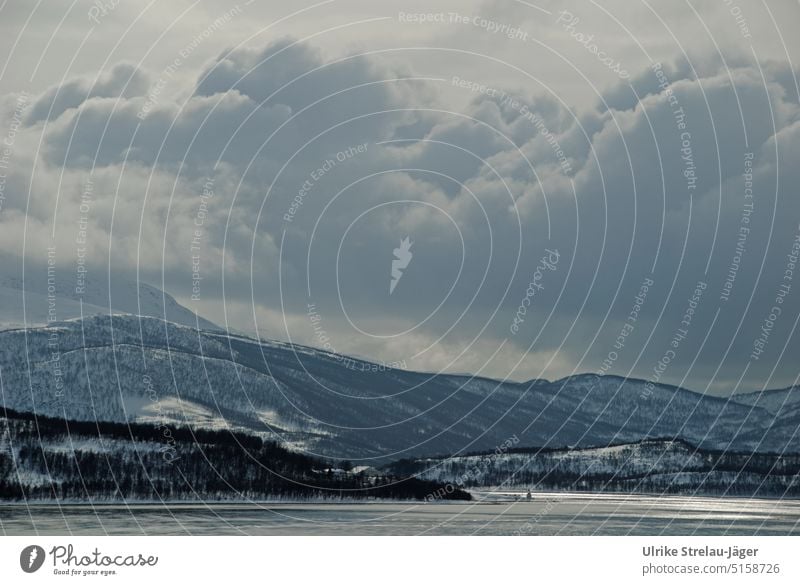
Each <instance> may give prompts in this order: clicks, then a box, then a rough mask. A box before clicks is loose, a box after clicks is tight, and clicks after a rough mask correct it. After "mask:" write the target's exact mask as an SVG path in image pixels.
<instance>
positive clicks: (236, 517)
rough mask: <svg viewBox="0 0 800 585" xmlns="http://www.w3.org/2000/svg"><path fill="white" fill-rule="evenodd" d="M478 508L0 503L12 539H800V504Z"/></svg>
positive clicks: (552, 497)
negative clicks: (448, 536) (29, 536)
mask: <svg viewBox="0 0 800 585" xmlns="http://www.w3.org/2000/svg"><path fill="white" fill-rule="evenodd" d="M477 495H478V500H477V501H476V502H470V503H427V504H422V503H397V502H390V503H385V502H381V503H341V504H339V503H337V504H331V503H310V504H306V503H302V504H296V503H294V504H290V503H283V504H275V503H262V504H255V503H252V504H169V505H163V504H136V505H128V506H126V505H124V504H113V505H108V504H106V505H95V506H91V505H61V506H58V505H32V506H25V505H24V504H23V505H13V506H10V505H0V530H2V533H3V534H6V535H23V534H42V535H64V534H75V535H79V534H91V535H103V534H132V535H136V534H161V535H169V534H262V535H269V534H285V535H289V534H326V535H349V534H362V535H369V534H375V535H380V534H402V535H415V534H479V535H506V534H530V535H558V534H564V535H592V534H597V535H599V534H638V535H659V534H668V535H690V534H697V535H717V534H730V535H767V534H800V502H798V501H792V500H783V501H778V500H746V499H734V498H689V497H672V496H661V497H654V496H638V495H636V496H634V495H596V494H595V495H592V494H544V493H542V494H534V498H533V500H531V501H526V500H525V499H524V498H521V497H520V494H516V493H511V492H503V493H496V492H495V493H492V494H477Z"/></svg>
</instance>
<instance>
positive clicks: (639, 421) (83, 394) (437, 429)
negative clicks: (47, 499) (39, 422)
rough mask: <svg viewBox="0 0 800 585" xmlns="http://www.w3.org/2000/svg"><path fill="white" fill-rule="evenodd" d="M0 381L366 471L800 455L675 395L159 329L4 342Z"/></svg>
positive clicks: (785, 436)
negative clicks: (437, 464)
mask: <svg viewBox="0 0 800 585" xmlns="http://www.w3.org/2000/svg"><path fill="white" fill-rule="evenodd" d="M56 358H57V361H55V362H54V359H56ZM0 368H2V370H0V372H1V373H2V388H0V389H1V390H2V395H0V398H2V401H3V403H5V404H6V405H7V406H9V407H11V408H13V409H15V410H19V411H23V412H31V411H34V410H35V411H36V412H41V413H44V414H50V415H53V416H63V413H64V412H66V414H67V416H68V417H69V418H75V419H80V420H94V419H99V420H107V421H120V422H121V421H129V420H134V421H136V420H141V421H149V422H153V421H155V420H166V421H168V422H169V424H178V423H181V422H186V423H188V424H192V425H196V426H201V427H211V428H220V427H223V426H225V425H226V424H229V425H234V426H236V427H237V428H249V429H251V430H253V431H257V432H260V433H265V434H268V435H269V436H271V437H272V438H275V439H277V440H280V441H282V442H284V443H287V444H291V445H294V446H298V447H303V448H305V449H307V450H308V451H310V452H311V453H318V454H324V455H330V456H334V457H347V458H350V459H353V460H354V462H355V461H356V460H359V459H361V460H362V461H363V463H365V464H377V463H380V462H381V461H387V460H394V459H399V458H401V457H409V456H420V455H437V454H450V453H455V454H457V453H464V452H470V451H479V450H488V451H491V450H493V449H495V447H496V446H498V445H501V444H503V443H504V442H505V441H507V440H508V439H509V438H510V437H512V436H516V437H517V438H518V439H519V445H520V446H536V447H564V446H582V447H590V446H606V445H609V444H613V443H620V442H633V441H639V440H641V439H644V438H647V437H682V438H685V439H686V440H689V441H690V442H692V443H693V444H697V445H702V446H705V447H709V448H718V449H727V448H736V449H740V450H747V449H753V448H758V449H760V450H762V451H770V450H771V451H783V450H785V449H788V450H790V451H795V452H800V439H798V437H797V433H796V432H793V431H796V429H797V428H798V421H800V418H798V417H797V416H795V415H793V414H792V413H786V414H784V415H781V417H776V416H775V414H773V413H771V412H769V411H768V410H767V409H765V408H761V407H760V406H755V407H753V406H751V405H747V404H740V403H738V402H735V401H732V400H724V399H719V398H713V397H709V396H704V395H701V394H697V393H694V392H690V391H688V390H684V389H680V388H675V387H671V386H656V387H655V388H653V391H652V392H651V393H650V394H647V395H646V397H645V394H644V384H645V383H644V382H643V381H641V380H632V379H624V378H617V377H611V376H606V377H598V376H573V377H570V378H566V379H564V380H559V381H556V382H546V381H541V380H539V381H536V383H534V384H527V383H526V384H518V383H501V382H497V381H494V380H489V379H485V378H470V377H465V376H450V375H436V376H432V375H429V374H422V373H416V372H408V371H404V370H378V371H372V370H370V368H364V367H362V366H361V363H360V362H358V361H357V360H349V359H341V357H340V356H335V355H333V354H329V353H326V352H323V351H318V350H314V349H311V348H307V347H300V346H293V345H289V344H285V343H277V342H269V343H259V342H257V341H255V340H253V339H250V338H247V337H242V336H235V335H226V334H224V333H222V332H215V331H200V332H198V331H197V330H196V329H195V328H194V327H184V326H181V325H178V324H175V323H167V322H164V321H162V320H159V319H154V318H138V317H132V316H117V317H114V318H113V319H111V318H109V317H107V316H106V317H99V316H95V317H89V318H86V319H84V320H82V321H70V322H64V323H60V324H58V326H57V327H48V328H31V329H28V330H12V331H5V332H0ZM376 369H377V368H376Z"/></svg>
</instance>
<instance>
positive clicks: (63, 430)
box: [0, 411, 470, 502]
mask: <svg viewBox="0 0 800 585" xmlns="http://www.w3.org/2000/svg"><path fill="white" fill-rule="evenodd" d="M441 487H442V486H441V484H437V483H435V482H429V481H424V480H419V479H416V478H401V477H398V476H389V475H378V476H376V475H367V474H364V473H355V472H348V471H346V470H344V469H342V468H341V465H340V464H339V463H338V462H332V461H323V460H320V459H316V458H312V457H308V456H306V455H302V454H300V453H295V452H292V451H288V450H286V449H285V448H283V447H281V446H280V445H277V444H275V443H273V442H270V441H262V440H261V439H260V438H258V437H254V436H252V435H246V434H241V433H238V434H235V433H228V432H219V431H203V430H199V431H198V430H195V431H192V430H190V429H187V428H183V427H179V428H175V429H164V428H162V427H158V426H155V425H140V424H133V425H123V424H118V423H99V424H98V423H87V422H84V423H80V422H76V421H65V420H63V419H55V418H48V417H41V416H40V417H34V416H32V415H26V414H23V413H17V412H14V411H0V500H19V501H25V502H30V501H31V500H51V499H57V500H59V501H65V500H67V501H91V502H109V501H118V500H124V501H127V502H131V501H136V500H147V501H162V500H164V501H180V500H187V501H220V500H237V501H238V500H264V499H282V500H299V499H341V498H350V499H365V498H371V499H383V498H388V499H404V500H421V499H424V498H425V497H426V495H427V494H430V493H432V492H433V491H435V490H438V489H440V488H441ZM447 497H448V499H454V500H459V499H460V500H468V499H470V496H469V495H468V494H467V493H465V492H463V491H460V490H458V491H455V492H451V493H449V494H448V496H447Z"/></svg>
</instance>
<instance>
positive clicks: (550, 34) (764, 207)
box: [0, 0, 800, 394]
mask: <svg viewBox="0 0 800 585" xmlns="http://www.w3.org/2000/svg"><path fill="white" fill-rule="evenodd" d="M798 24H800V6H799V5H798V3H797V2H795V1H794V0H791V1H790V0H785V1H781V0H778V1H774V2H769V3H767V2H764V1H761V2H746V3H745V2H740V3H739V4H737V0H733V1H731V2H728V1H726V0H720V1H711V0H703V1H698V0H693V1H691V2H689V1H687V2H669V3H666V2H652V1H645V0H641V1H638V0H637V1H635V2H631V1H630V0H624V1H623V0H614V1H610V0H606V1H602V2H551V1H548V0H538V1H536V2H528V1H525V2H523V1H521V0H518V1H515V0H489V1H483V2H463V1H458V2H456V1H452V2H448V1H441V2H434V3H431V2H410V1H402V2H390V1H386V2H375V3H365V2H354V1H352V2H350V1H341V0H327V1H322V2H308V3H307V2H303V1H297V0H293V1H292V2H288V1H286V2H283V1H269V2H261V1H259V0H251V1H250V2H248V1H247V0H242V1H240V2H239V3H238V4H236V3H233V2H223V1H221V0H220V1H210V0H209V1H199V0H198V1H195V2H190V1H185V0H174V1H172V2H163V1H161V2H159V1H155V0H153V1H151V2H145V1H134V0H106V1H105V2H101V1H99V0H98V1H97V2H94V3H93V2H88V1H84V0H76V1H74V2H72V1H67V0H48V1H47V2H30V1H29V0H5V1H3V2H2V3H0V33H2V34H0V46H2V51H0V55H3V56H5V59H4V60H3V61H2V65H1V66H0V94H2V95H0V140H2V141H3V144H2V150H0V173H2V177H0V188H1V189H2V190H0V249H1V250H2V251H3V254H4V255H5V257H6V260H5V261H4V262H5V264H4V266H5V267H4V268H3V270H4V271H6V272H7V273H9V274H12V273H16V272H18V271H19V270H20V267H21V266H22V265H23V263H24V264H25V266H29V267H31V268H29V269H26V270H29V271H35V270H41V268H39V267H40V266H42V265H43V263H44V262H45V261H46V259H47V248H48V247H53V248H54V249H55V253H54V257H55V260H54V261H55V262H57V263H58V264H59V266H60V267H61V268H65V267H66V269H67V270H70V269H71V268H74V267H76V266H77V265H78V263H79V262H83V261H85V262H86V266H87V269H88V271H89V273H90V274H91V273H95V274H101V273H105V272H107V271H113V272H114V273H115V274H120V275H124V276H126V277H128V278H130V279H131V280H134V281H135V280H136V279H137V278H138V279H140V280H142V281H144V282H147V283H150V284H153V285H156V286H158V287H162V288H164V289H165V290H166V291H167V292H169V293H171V294H172V295H174V296H175V297H176V298H177V299H179V300H180V301H181V302H182V303H184V304H186V305H187V306H189V307H191V308H192V309H194V310H196V311H197V312H199V313H200V314H201V315H203V316H206V317H208V318H210V319H212V320H214V321H215V322H217V323H219V324H221V325H224V326H228V327H230V328H232V329H235V330H237V331H244V332H248V333H250V334H255V335H259V336H260V337H262V338H269V339H289V340H292V341H296V342H299V343H304V344H310V345H317V346H326V347H327V348H329V349H333V350H335V351H337V352H340V353H348V354H355V355H359V356H365V357H370V358H372V359H375V360H381V361H384V362H387V363H397V362H399V363H402V364H403V365H404V366H405V367H408V368H410V369H419V370H426V371H441V370H447V371H455V372H474V373H480V374H483V375H487V376H493V377H498V378H511V379H515V380H525V379H530V378H537V377H544V378H549V379H553V378H558V377H562V376H566V375H569V374H572V373H577V372H602V373H613V374H619V375H632V376H638V377H642V378H649V379H658V380H661V381H665V382H670V383H675V384H681V385H685V386H687V387H690V388H693V389H696V390H699V391H705V392H710V393H715V394H728V393H731V392H734V391H743V390H754V389H761V388H764V387H780V386H786V385H789V384H794V383H796V381H797V376H798V360H797V356H798V355H800V342H799V341H798V334H797V324H798V315H799V314H800V312H799V311H800V268H796V267H795V263H796V261H797V252H798V248H799V247H800V240H799V239H798V238H799V237H800V195H798V185H800V168H798V167H799V166H800V165H798V164H797V163H798V162H799V161H798V155H797V153H798V152H800V105H799V103H798V98H799V96H800V87H799V85H798V78H797V74H798V64H797V60H798V59H800V37H798V35H797V34H796V26H797V25H798ZM82 204H83V205H82ZM406 238H408V243H407V244H405V245H403V244H401V242H402V241H403V240H404V239H406ZM84 242H85V243H84ZM392 281H395V282H394V287H393V288H392ZM63 286H67V287H68V286H70V284H69V283H68V284H66V285H63ZM390 291H391V292H390Z"/></svg>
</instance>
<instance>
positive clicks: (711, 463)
mask: <svg viewBox="0 0 800 585" xmlns="http://www.w3.org/2000/svg"><path fill="white" fill-rule="evenodd" d="M385 469H386V471H387V472H388V473H398V474H404V475H413V476H416V477H419V478H422V479H426V480H430V481H437V482H441V483H444V484H449V485H452V486H456V487H458V488H476V487H498V486H499V487H501V488H517V489H532V490H541V491H550V490H558V491H596V492H604V491H608V492H636V493H681V494H709V495H710V494H716V495H720V494H725V495H731V496H733V495H736V496H748V497H756V496H761V497H780V498H782V497H798V496H800V455H797V454H792V455H776V454H763V453H760V454H755V455H753V454H750V453H737V452H731V451H727V452H725V451H713V450H707V449H698V448H696V447H694V446H692V445H690V444H688V443H686V442H685V441H680V440H672V439H655V440H647V441H642V442H639V443H632V444H622V445H614V446H610V447H600V448H595V449H509V450H507V451H501V452H491V453H476V454H471V455H466V456H463V457H452V458H426V459H414V460H402V461H398V462H395V463H392V464H390V465H387V466H386V468H385Z"/></svg>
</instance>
